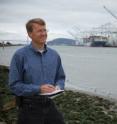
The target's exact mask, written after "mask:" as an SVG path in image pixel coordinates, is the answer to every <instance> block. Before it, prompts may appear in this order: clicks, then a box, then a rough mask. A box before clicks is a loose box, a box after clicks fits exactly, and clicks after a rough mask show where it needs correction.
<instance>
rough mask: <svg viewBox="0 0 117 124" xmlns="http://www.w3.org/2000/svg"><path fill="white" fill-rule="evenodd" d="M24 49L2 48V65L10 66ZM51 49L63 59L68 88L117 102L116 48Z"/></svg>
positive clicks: (17, 47) (70, 47)
mask: <svg viewBox="0 0 117 124" xmlns="http://www.w3.org/2000/svg"><path fill="white" fill-rule="evenodd" d="M21 47H22V46H10V47H4V48H2V47H0V65H8V66H9V64H10V61H11V58H12V56H13V54H14V52H15V51H16V50H17V49H19V48H21ZM51 47H52V48H53V49H55V50H56V51H58V52H59V54H60V56H61V58H62V63H63V67H64V69H65V73H66V76H67V79H66V87H69V88H73V89H76V90H81V91H85V92H90V93H94V94H97V95H102V96H106V97H108V98H114V99H117V57H116V56H117V49H116V48H105V47H76V46H51ZM50 59H51V58H50Z"/></svg>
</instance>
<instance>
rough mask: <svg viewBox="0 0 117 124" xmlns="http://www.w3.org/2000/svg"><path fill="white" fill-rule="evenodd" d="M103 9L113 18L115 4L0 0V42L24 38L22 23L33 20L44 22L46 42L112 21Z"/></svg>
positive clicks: (85, 0) (110, 1) (88, 0)
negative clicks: (46, 29)
mask: <svg viewBox="0 0 117 124" xmlns="http://www.w3.org/2000/svg"><path fill="white" fill-rule="evenodd" d="M103 5H105V6H106V7H107V8H108V9H110V10H111V11H112V12H113V13H114V14H115V15H116V14H117V0H0V32H1V33H0V38H3V37H5V38H6V36H7V38H8V37H10V36H12V37H13V36H14V34H15V36H17V39H18V38H21V39H23V38H26V30H25V23H26V22H27V21H28V20H29V19H31V18H35V17H36V18H37V17H41V18H43V19H44V20H45V21H46V23H47V28H48V30H49V39H52V38H55V37H70V35H69V33H68V31H71V30H72V29H73V27H75V26H77V28H79V29H89V28H93V27H97V26H100V25H102V24H105V23H109V22H114V21H116V20H115V19H114V18H113V17H112V16H111V15H110V14H109V13H108V12H107V11H106V10H105V9H104V8H103ZM9 33H10V36H9ZM7 38H6V39H7ZM14 39H15V37H14Z"/></svg>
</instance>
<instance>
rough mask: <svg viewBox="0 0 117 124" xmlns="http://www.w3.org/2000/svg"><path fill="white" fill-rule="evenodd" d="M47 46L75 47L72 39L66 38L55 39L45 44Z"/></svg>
mask: <svg viewBox="0 0 117 124" xmlns="http://www.w3.org/2000/svg"><path fill="white" fill-rule="evenodd" d="M47 44H48V45H69V46H74V45H76V41H75V40H73V39H68V38H56V39H54V40H52V41H49V42H47Z"/></svg>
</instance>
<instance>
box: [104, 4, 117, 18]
mask: <svg viewBox="0 0 117 124" xmlns="http://www.w3.org/2000/svg"><path fill="white" fill-rule="evenodd" d="M103 8H104V9H105V10H106V11H107V12H108V13H110V14H111V15H112V16H113V17H114V18H115V19H116V20H117V16H116V15H115V14H114V13H113V12H112V11H111V10H109V9H108V8H107V7H106V6H103Z"/></svg>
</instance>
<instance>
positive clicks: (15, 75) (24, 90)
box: [9, 54, 39, 96]
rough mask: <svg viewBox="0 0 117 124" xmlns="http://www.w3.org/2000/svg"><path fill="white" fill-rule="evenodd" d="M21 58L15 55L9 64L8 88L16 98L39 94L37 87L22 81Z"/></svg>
mask: <svg viewBox="0 0 117 124" xmlns="http://www.w3.org/2000/svg"><path fill="white" fill-rule="evenodd" d="M23 70H24V69H23V57H22V56H20V55H18V54H15V55H14V56H13V58H12V61H11V64H10V72H9V87H10V89H11V91H12V93H13V94H15V95H17V96H28V95H34V94H38V93H39V86H38V85H35V84H32V83H31V82H29V83H28V84H27V83H26V82H24V81H23Z"/></svg>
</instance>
